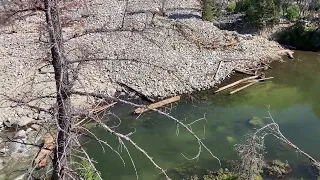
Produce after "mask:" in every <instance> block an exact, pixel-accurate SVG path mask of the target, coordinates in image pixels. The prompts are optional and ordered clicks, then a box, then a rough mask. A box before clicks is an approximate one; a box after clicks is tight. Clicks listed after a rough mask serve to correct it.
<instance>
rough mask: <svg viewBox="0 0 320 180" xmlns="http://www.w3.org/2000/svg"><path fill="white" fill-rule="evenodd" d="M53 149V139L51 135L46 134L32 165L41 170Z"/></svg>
mask: <svg viewBox="0 0 320 180" xmlns="http://www.w3.org/2000/svg"><path fill="white" fill-rule="evenodd" d="M54 148H55V143H54V138H53V136H52V135H51V134H49V133H47V134H46V135H45V136H44V138H43V147H42V149H41V150H40V151H39V153H38V155H37V157H36V158H35V160H34V163H35V164H36V165H37V167H38V168H43V167H45V166H46V165H47V163H48V160H49V158H50V155H51V153H52V151H53V150H54Z"/></svg>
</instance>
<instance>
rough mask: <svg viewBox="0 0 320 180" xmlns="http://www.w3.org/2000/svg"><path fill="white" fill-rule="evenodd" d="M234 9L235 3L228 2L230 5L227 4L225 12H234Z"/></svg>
mask: <svg viewBox="0 0 320 180" xmlns="http://www.w3.org/2000/svg"><path fill="white" fill-rule="evenodd" d="M236 7H237V4H236V2H234V1H232V2H230V3H229V4H228V6H227V8H226V10H227V11H228V12H234V11H235V9H236Z"/></svg>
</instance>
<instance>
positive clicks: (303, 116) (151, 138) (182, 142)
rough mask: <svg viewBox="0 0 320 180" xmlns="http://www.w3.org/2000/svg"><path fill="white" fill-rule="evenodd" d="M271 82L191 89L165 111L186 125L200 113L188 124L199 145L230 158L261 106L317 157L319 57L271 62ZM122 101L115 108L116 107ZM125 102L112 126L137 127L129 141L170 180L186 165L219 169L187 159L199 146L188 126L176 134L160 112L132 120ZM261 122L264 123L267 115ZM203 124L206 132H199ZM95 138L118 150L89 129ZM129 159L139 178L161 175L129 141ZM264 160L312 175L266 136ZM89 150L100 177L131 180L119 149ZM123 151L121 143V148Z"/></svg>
mask: <svg viewBox="0 0 320 180" xmlns="http://www.w3.org/2000/svg"><path fill="white" fill-rule="evenodd" d="M269 76H273V77H274V79H273V80H270V81H267V82H264V83H260V84H256V85H254V86H253V87H250V88H248V89H246V90H244V91H241V92H238V93H236V94H234V95H228V92H227V91H226V92H222V93H220V94H218V95H215V94H214V93H213V90H208V91H206V92H202V93H199V94H193V96H194V97H195V99H192V98H188V97H185V98H183V99H182V100H181V101H180V102H179V103H178V104H176V105H175V107H174V109H173V110H172V112H171V114H172V115H173V116H175V117H177V118H179V119H180V120H185V122H186V123H190V122H192V121H194V120H196V119H199V118H201V117H203V116H204V114H205V117H206V119H207V122H206V121H199V122H198V123H196V124H195V125H193V126H192V129H193V131H194V132H195V133H196V134H197V135H198V136H199V137H204V138H205V139H204V140H203V142H204V143H205V144H206V145H207V146H208V148H209V149H210V150H211V151H212V152H213V154H214V155H216V156H217V157H219V158H220V159H221V160H232V159H236V154H235V152H234V151H233V145H234V144H235V143H238V142H241V140H243V137H244V135H245V134H247V133H250V132H253V127H252V126H250V124H249V123H248V121H249V120H250V119H251V118H252V117H253V116H257V117H261V118H263V117H266V116H267V108H266V105H270V107H271V113H272V115H273V116H274V118H275V120H276V122H278V124H279V125H280V128H281V130H282V132H283V134H284V135H285V136H286V137H287V138H288V139H289V140H291V141H292V142H293V143H294V144H296V145H297V146H299V147H300V148H301V149H302V150H304V151H306V152H307V153H309V154H310V155H311V156H313V157H314V158H315V159H318V160H320V96H319V95H320V55H319V53H313V52H296V53H295V59H294V60H289V59H288V60H286V62H284V63H274V64H272V69H271V70H269V71H268V72H267V77H269ZM120 106H121V105H120ZM130 110H132V109H130V108H129V109H128V107H125V106H123V108H121V107H120V108H118V109H115V110H114V111H115V113H116V114H117V115H118V116H119V117H120V118H121V120H122V124H121V126H120V127H119V128H117V129H116V130H117V131H119V132H122V133H125V134H126V133H129V132H131V131H133V130H134V129H136V133H135V134H134V135H132V136H131V137H132V139H133V140H134V141H135V142H136V143H137V144H139V145H140V146H141V147H142V148H143V149H145V150H146V151H147V152H148V153H149V154H150V156H152V157H153V158H154V160H155V162H157V163H158V164H159V165H160V166H161V167H163V168H164V169H167V170H168V172H169V174H171V177H172V178H173V179H182V177H181V176H178V174H176V173H172V170H173V169H174V168H177V167H181V166H186V165H190V169H189V170H190V172H189V173H190V174H192V173H196V172H197V173H200V174H201V173H204V172H205V169H214V168H218V167H219V164H218V162H217V161H216V160H215V159H214V158H212V157H211V156H210V154H209V153H208V152H206V151H203V153H202V154H201V156H200V158H199V160H198V161H188V160H186V159H185V158H184V157H183V156H182V155H181V153H183V154H184V155H185V156H187V157H193V156H195V155H196V154H197V152H198V143H197V141H196V140H195V139H194V137H192V136H191V135H190V134H189V133H188V132H187V131H186V130H184V129H182V128H180V129H179V135H178V136H177V135H176V130H177V129H176V124H175V123H174V122H173V121H172V120H169V119H168V118H166V117H164V116H161V115H159V114H156V113H153V112H149V113H145V114H143V115H142V116H140V117H139V118H138V119H135V118H136V116H133V115H131V114H130ZM265 121H266V122H267V121H268V120H265ZM204 126H205V134H204ZM94 131H95V132H96V133H98V136H99V137H102V138H104V139H105V140H108V142H109V143H110V145H112V146H113V147H114V148H115V149H117V150H118V147H119V143H118V141H117V139H115V138H114V137H113V136H111V135H109V134H108V133H106V132H104V131H103V130H102V129H99V128H97V129H94ZM126 145H127V147H128V149H129V150H130V155H131V157H132V159H133V160H134V162H135V165H136V168H137V172H138V176H139V179H141V180H156V179H164V178H163V177H162V176H160V175H159V171H158V170H156V169H155V168H154V166H153V165H152V164H151V163H150V162H149V161H148V160H147V159H146V158H145V157H144V156H143V155H142V154H141V153H140V152H139V151H137V150H136V149H135V148H134V147H133V146H132V145H130V144H128V143H126ZM266 146H267V154H266V159H267V160H272V159H281V160H288V162H289V164H290V165H291V167H292V168H293V172H292V173H291V174H290V177H291V178H290V179H298V178H300V177H303V178H304V179H316V178H315V177H314V176H313V174H312V173H311V170H310V167H309V163H308V160H307V159H306V158H304V157H302V156H300V155H299V154H297V153H295V152H294V151H293V150H292V149H289V148H287V147H286V146H283V145H281V144H280V143H279V142H278V141H277V140H275V139H271V138H270V139H268V141H267V145H266ZM86 149H87V150H88V152H89V154H90V155H91V156H92V157H93V158H94V159H95V160H97V161H98V162H99V163H98V164H97V167H98V170H99V171H100V172H101V173H102V176H103V179H106V180H134V179H136V175H135V171H134V169H133V166H132V164H131V161H130V159H129V158H128V155H127V153H126V151H125V149H124V148H122V153H121V155H122V156H123V158H124V160H125V163H126V164H125V166H124V165H123V164H122V161H121V160H120V158H119V157H118V156H117V155H116V154H115V153H113V152H112V151H111V150H109V149H108V148H106V152H105V153H103V152H102V150H101V148H100V146H99V145H98V144H96V143H93V142H92V143H89V144H87V145H86ZM120 149H121V148H120Z"/></svg>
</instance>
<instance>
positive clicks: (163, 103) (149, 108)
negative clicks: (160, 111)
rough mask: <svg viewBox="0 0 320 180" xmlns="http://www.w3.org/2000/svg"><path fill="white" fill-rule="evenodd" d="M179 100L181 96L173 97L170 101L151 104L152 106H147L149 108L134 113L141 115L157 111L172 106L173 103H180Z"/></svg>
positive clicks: (139, 109)
mask: <svg viewBox="0 0 320 180" xmlns="http://www.w3.org/2000/svg"><path fill="white" fill-rule="evenodd" d="M179 100H180V96H175V97H172V98H169V99H165V100H163V101H159V102H156V103H153V104H150V105H148V106H147V108H137V109H135V110H134V113H136V114H141V113H144V112H147V111H149V110H151V109H156V108H159V107H162V106H164V105H167V104H171V103H173V102H176V101H179Z"/></svg>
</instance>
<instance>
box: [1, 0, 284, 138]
mask: <svg viewBox="0 0 320 180" xmlns="http://www.w3.org/2000/svg"><path fill="white" fill-rule="evenodd" d="M72 7H74V8H70V9H68V11H67V12H64V13H63V15H62V19H63V22H65V23H63V32H64V38H65V39H66V40H65V52H66V54H65V55H66V57H67V59H68V60H69V61H70V62H71V64H70V67H72V68H73V71H72V72H74V74H73V75H74V76H73V77H71V79H72V80H74V88H73V89H75V90H79V91H86V92H104V93H108V94H110V95H113V94H114V93H115V92H116V91H125V88H123V86H122V85H123V84H125V85H126V86H128V87H130V88H133V89H135V90H137V91H139V92H140V93H142V94H144V95H146V96H150V97H159V98H163V97H167V96H172V95H175V94H183V93H189V92H192V91H198V90H203V89H208V88H211V87H214V86H215V85H217V84H219V83H220V82H222V81H223V80H224V79H225V78H227V77H229V76H230V75H231V74H232V72H233V70H234V68H236V67H240V68H249V67H255V66H259V65H260V64H261V63H262V62H265V63H268V62H270V61H272V60H276V59H279V58H280V56H278V55H277V52H278V51H279V50H281V49H282V48H281V47H280V45H279V44H278V43H276V42H274V41H269V40H267V39H265V38H263V37H259V36H252V35H241V34H238V33H236V32H233V31H224V30H220V29H219V28H217V27H216V26H214V25H213V24H212V23H210V22H204V21H202V20H201V18H199V17H201V12H200V9H201V5H200V4H199V2H198V1H197V0H187V1H183V2H182V1H181V2H180V1H179V2H178V1H173V0H170V1H166V3H165V4H164V7H163V4H162V3H161V2H154V1H151V0H150V1H149V0H148V1H144V2H143V3H142V2H140V1H128V3H126V1H118V0H111V1H105V0H94V1H92V2H91V3H90V5H89V6H77V5H75V6H72ZM159 9H164V12H163V13H164V15H163V13H162V14H161V13H160V10H159ZM160 14H161V15H160ZM70 17H72V19H71V20H72V21H71V22H70V21H68V22H69V23H66V21H67V20H70ZM68 18H69V19H68ZM44 27H45V26H44V14H43V13H42V12H34V13H33V14H31V15H30V14H28V15H26V16H25V17H24V18H23V19H17V20H16V21H14V22H13V23H12V24H10V25H2V26H1V27H0V42H1V43H0V59H1V63H0V84H1V86H0V87H1V88H0V94H1V95H0V105H1V108H0V114H1V116H0V123H1V124H2V123H3V122H5V123H8V124H12V123H13V122H18V124H20V125H18V126H17V130H18V131H19V130H23V131H27V130H28V128H31V125H32V124H34V123H36V122H32V123H29V121H39V120H47V121H49V120H50V119H51V115H50V114H48V113H43V112H45V111H47V112H51V110H52V109H54V103H55V99H54V96H55V82H54V78H53V77H54V76H53V73H52V72H53V69H52V67H51V66H50V65H49V64H50V58H49V57H50V55H49V45H48V44H47V43H45V41H46V33H43V32H44ZM72 103H73V105H74V109H79V108H86V107H88V106H90V105H91V104H94V103H95V101H94V100H92V99H90V98H84V97H78V96H73V97H72ZM39 112H42V113H40V114H39ZM21 124H23V125H21ZM25 127H26V128H27V129H23V128H25ZM3 129H6V127H3ZM30 131H33V132H36V131H35V130H34V129H31V130H30ZM27 137H28V136H27ZM27 137H25V138H27Z"/></svg>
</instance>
